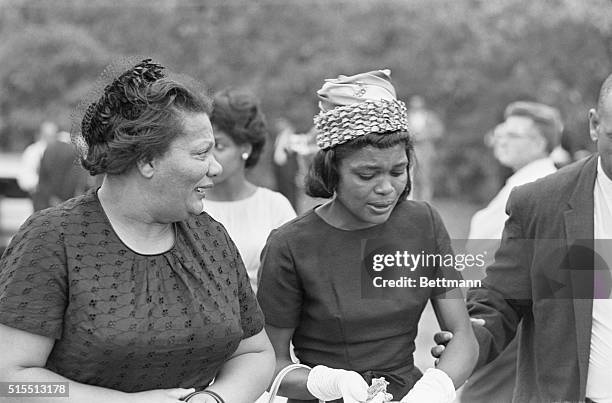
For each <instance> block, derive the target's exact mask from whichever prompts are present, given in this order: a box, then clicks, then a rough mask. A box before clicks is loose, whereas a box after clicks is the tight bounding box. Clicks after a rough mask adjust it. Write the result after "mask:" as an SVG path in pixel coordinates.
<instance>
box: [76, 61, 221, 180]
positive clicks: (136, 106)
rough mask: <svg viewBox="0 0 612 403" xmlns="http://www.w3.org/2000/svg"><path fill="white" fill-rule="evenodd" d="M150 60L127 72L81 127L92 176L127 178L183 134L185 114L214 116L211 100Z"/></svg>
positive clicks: (85, 158)
mask: <svg viewBox="0 0 612 403" xmlns="http://www.w3.org/2000/svg"><path fill="white" fill-rule="evenodd" d="M163 69H164V68H163V67H162V66H160V65H159V64H156V63H151V61H150V59H147V60H144V61H142V62H141V63H139V64H137V65H136V66H134V67H133V68H131V69H130V70H128V71H126V72H125V73H123V74H122V75H121V76H119V77H118V78H117V79H115V80H114V81H113V82H112V83H111V84H110V85H108V86H107V87H106V88H105V89H104V93H103V95H102V96H101V97H100V99H99V100H98V101H97V102H94V103H92V104H90V105H89V106H88V108H87V110H86V112H85V114H84V116H83V119H82V122H81V133H82V135H83V138H84V140H85V142H86V144H87V154H86V155H83V156H82V157H81V163H82V165H83V167H84V168H85V169H87V170H88V171H89V173H90V174H91V175H97V174H102V173H107V174H111V175H118V174H122V173H125V172H126V171H128V170H129V169H131V168H132V167H134V166H135V165H136V163H137V162H138V161H150V160H151V159H153V158H155V157H158V156H160V155H163V154H164V153H165V152H166V151H167V150H168V148H169V145H170V143H171V142H172V141H173V140H174V139H175V138H177V137H178V136H180V135H182V133H183V130H184V129H183V118H184V114H186V113H206V114H208V115H210V111H211V101H210V99H209V98H208V97H207V96H206V95H205V94H204V93H203V92H200V91H194V90H192V89H190V88H188V87H187V85H185V84H183V83H181V82H179V80H178V79H171V78H168V77H167V76H166V75H165V73H164V72H163V71H162V70H163Z"/></svg>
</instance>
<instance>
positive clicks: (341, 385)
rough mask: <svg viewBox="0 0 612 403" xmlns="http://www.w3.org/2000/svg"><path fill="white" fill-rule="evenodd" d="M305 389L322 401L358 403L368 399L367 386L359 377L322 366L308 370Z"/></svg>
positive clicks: (348, 372)
mask: <svg viewBox="0 0 612 403" xmlns="http://www.w3.org/2000/svg"><path fill="white" fill-rule="evenodd" d="M306 387H307V388H308V391H309V392H310V393H311V394H312V395H313V396H314V397H316V398H317V399H319V400H323V401H331V400H336V399H340V398H342V399H344V403H358V402H365V401H366V399H367V398H368V384H367V383H366V381H365V380H364V379H363V378H362V377H361V375H359V374H358V373H357V372H354V371H345V370H344V369H333V368H328V367H326V366H324V365H317V366H316V367H314V368H313V369H311V370H310V373H309V374H308V381H306Z"/></svg>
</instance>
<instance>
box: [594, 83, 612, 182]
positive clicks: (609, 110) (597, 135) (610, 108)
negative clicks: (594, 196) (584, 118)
mask: <svg viewBox="0 0 612 403" xmlns="http://www.w3.org/2000/svg"><path fill="white" fill-rule="evenodd" d="M603 105H604V107H603V109H602V110H595V109H591V110H590V111H589V129H590V132H591V139H592V140H593V141H595V142H596V144H597V152H598V153H599V157H600V159H601V165H602V167H603V170H604V172H605V173H606V175H607V176H608V178H610V179H611V180H612V95H608V97H607V99H606V100H605V102H604V103H603Z"/></svg>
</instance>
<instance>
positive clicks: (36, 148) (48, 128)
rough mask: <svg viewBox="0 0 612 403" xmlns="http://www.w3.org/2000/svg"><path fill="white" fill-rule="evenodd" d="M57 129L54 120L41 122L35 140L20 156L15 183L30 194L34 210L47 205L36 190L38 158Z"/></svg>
mask: <svg viewBox="0 0 612 403" xmlns="http://www.w3.org/2000/svg"><path fill="white" fill-rule="evenodd" d="M58 130H59V129H58V127H57V124H55V123H54V122H51V121H45V122H43V123H42V124H41V125H40V128H39V130H38V134H37V137H36V141H35V142H34V143H32V144H30V145H29V146H27V147H26V149H25V150H24V151H23V154H22V156H21V171H20V173H19V176H18V177H17V183H18V184H19V187H20V188H21V189H22V190H23V191H25V192H27V193H28V194H29V195H30V198H31V199H32V205H33V208H34V211H38V210H41V209H43V208H45V207H47V205H46V202H45V200H44V199H43V198H41V197H40V195H39V192H38V180H39V170H40V160H41V159H42V156H43V154H44V152H45V150H46V148H47V146H48V145H49V143H51V142H53V141H55V140H56V138H57V134H58Z"/></svg>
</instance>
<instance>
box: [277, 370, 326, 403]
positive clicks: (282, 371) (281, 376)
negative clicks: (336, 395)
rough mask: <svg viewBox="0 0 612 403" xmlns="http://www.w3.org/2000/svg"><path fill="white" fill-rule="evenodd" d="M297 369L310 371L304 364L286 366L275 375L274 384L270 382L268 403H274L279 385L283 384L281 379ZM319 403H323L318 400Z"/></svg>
mask: <svg viewBox="0 0 612 403" xmlns="http://www.w3.org/2000/svg"><path fill="white" fill-rule="evenodd" d="M298 368H306V369H310V367H309V366H307V365H304V364H291V365H287V366H286V367H285V368H283V369H281V370H280V372H279V373H278V374H277V375H276V378H274V382H272V386H270V399H269V400H268V403H274V398H276V394H277V393H278V388H280V385H281V383H282V382H283V379H285V376H286V375H287V374H288V373H289V372H291V371H293V370H294V369H298ZM319 403H325V402H323V401H322V400H319Z"/></svg>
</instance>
